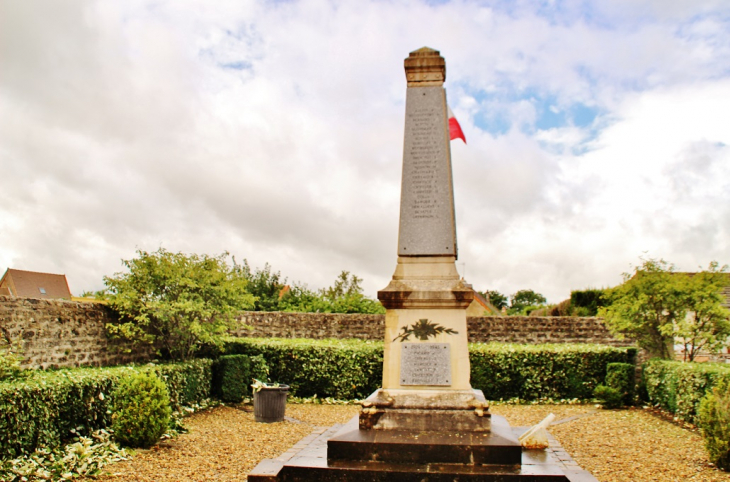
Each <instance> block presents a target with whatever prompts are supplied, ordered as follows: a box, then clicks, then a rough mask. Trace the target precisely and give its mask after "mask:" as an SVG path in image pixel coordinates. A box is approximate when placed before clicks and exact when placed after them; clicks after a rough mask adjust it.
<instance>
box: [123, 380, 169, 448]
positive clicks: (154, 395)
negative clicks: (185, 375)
mask: <svg viewBox="0 0 730 482" xmlns="http://www.w3.org/2000/svg"><path fill="white" fill-rule="evenodd" d="M113 410H114V413H113V415H112V429H113V430H114V437H115V438H116V439H117V441H119V442H120V443H122V444H123V445H127V446H129V447H142V448H149V447H152V446H153V445H154V444H156V443H157V441H158V440H160V437H162V434H164V433H165V431H167V427H168V426H169V425H170V415H171V413H172V410H171V409H170V394H169V393H168V391H167V387H166V386H165V383H164V382H163V381H162V380H160V379H159V378H158V377H157V376H155V375H154V374H149V373H136V374H134V375H132V376H130V377H126V378H123V379H122V380H121V381H120V382H119V384H118V386H117V388H116V390H115V391H114V407H113Z"/></svg>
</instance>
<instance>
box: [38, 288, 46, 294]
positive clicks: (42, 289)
mask: <svg viewBox="0 0 730 482" xmlns="http://www.w3.org/2000/svg"><path fill="white" fill-rule="evenodd" d="M38 291H40V292H41V294H42V295H45V294H46V289H45V288H38Z"/></svg>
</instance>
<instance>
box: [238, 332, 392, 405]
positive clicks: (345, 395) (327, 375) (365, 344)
mask: <svg viewBox="0 0 730 482" xmlns="http://www.w3.org/2000/svg"><path fill="white" fill-rule="evenodd" d="M226 353H229V354H239V355H248V356H251V357H253V356H257V355H261V356H262V357H263V358H264V360H266V364H267V365H268V366H269V380H271V381H273V382H277V383H286V384H287V385H289V393H290V394H291V395H293V396H297V397H312V396H315V395H316V396H318V397H333V398H337V399H341V400H351V399H358V398H365V397H367V396H368V395H370V394H371V393H372V392H374V391H375V390H376V389H377V388H378V387H380V385H381V384H382V379H383V343H382V342H376V341H361V340H335V339H327V340H310V339H282V338H238V339H236V340H230V341H228V343H227V346H226Z"/></svg>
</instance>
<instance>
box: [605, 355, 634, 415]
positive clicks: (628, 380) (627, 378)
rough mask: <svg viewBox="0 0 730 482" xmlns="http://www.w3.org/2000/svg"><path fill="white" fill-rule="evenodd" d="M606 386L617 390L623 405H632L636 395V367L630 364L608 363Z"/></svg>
mask: <svg viewBox="0 0 730 482" xmlns="http://www.w3.org/2000/svg"><path fill="white" fill-rule="evenodd" d="M606 386H608V387H610V388H613V389H615V390H618V392H619V393H620V394H621V401H622V403H623V404H624V405H633V404H634V396H635V393H636V366H635V365H633V364H631V363H609V364H608V365H607V366H606Z"/></svg>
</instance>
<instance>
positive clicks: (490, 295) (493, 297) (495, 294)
mask: <svg viewBox="0 0 730 482" xmlns="http://www.w3.org/2000/svg"><path fill="white" fill-rule="evenodd" d="M479 294H480V295H482V296H483V297H484V298H486V299H487V300H488V301H489V302H490V303H492V306H494V307H495V308H497V309H498V310H501V309H502V308H506V307H507V304H508V301H509V300H508V298H507V296H506V295H503V294H502V293H500V292H499V291H497V290H487V291H480V292H479Z"/></svg>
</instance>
